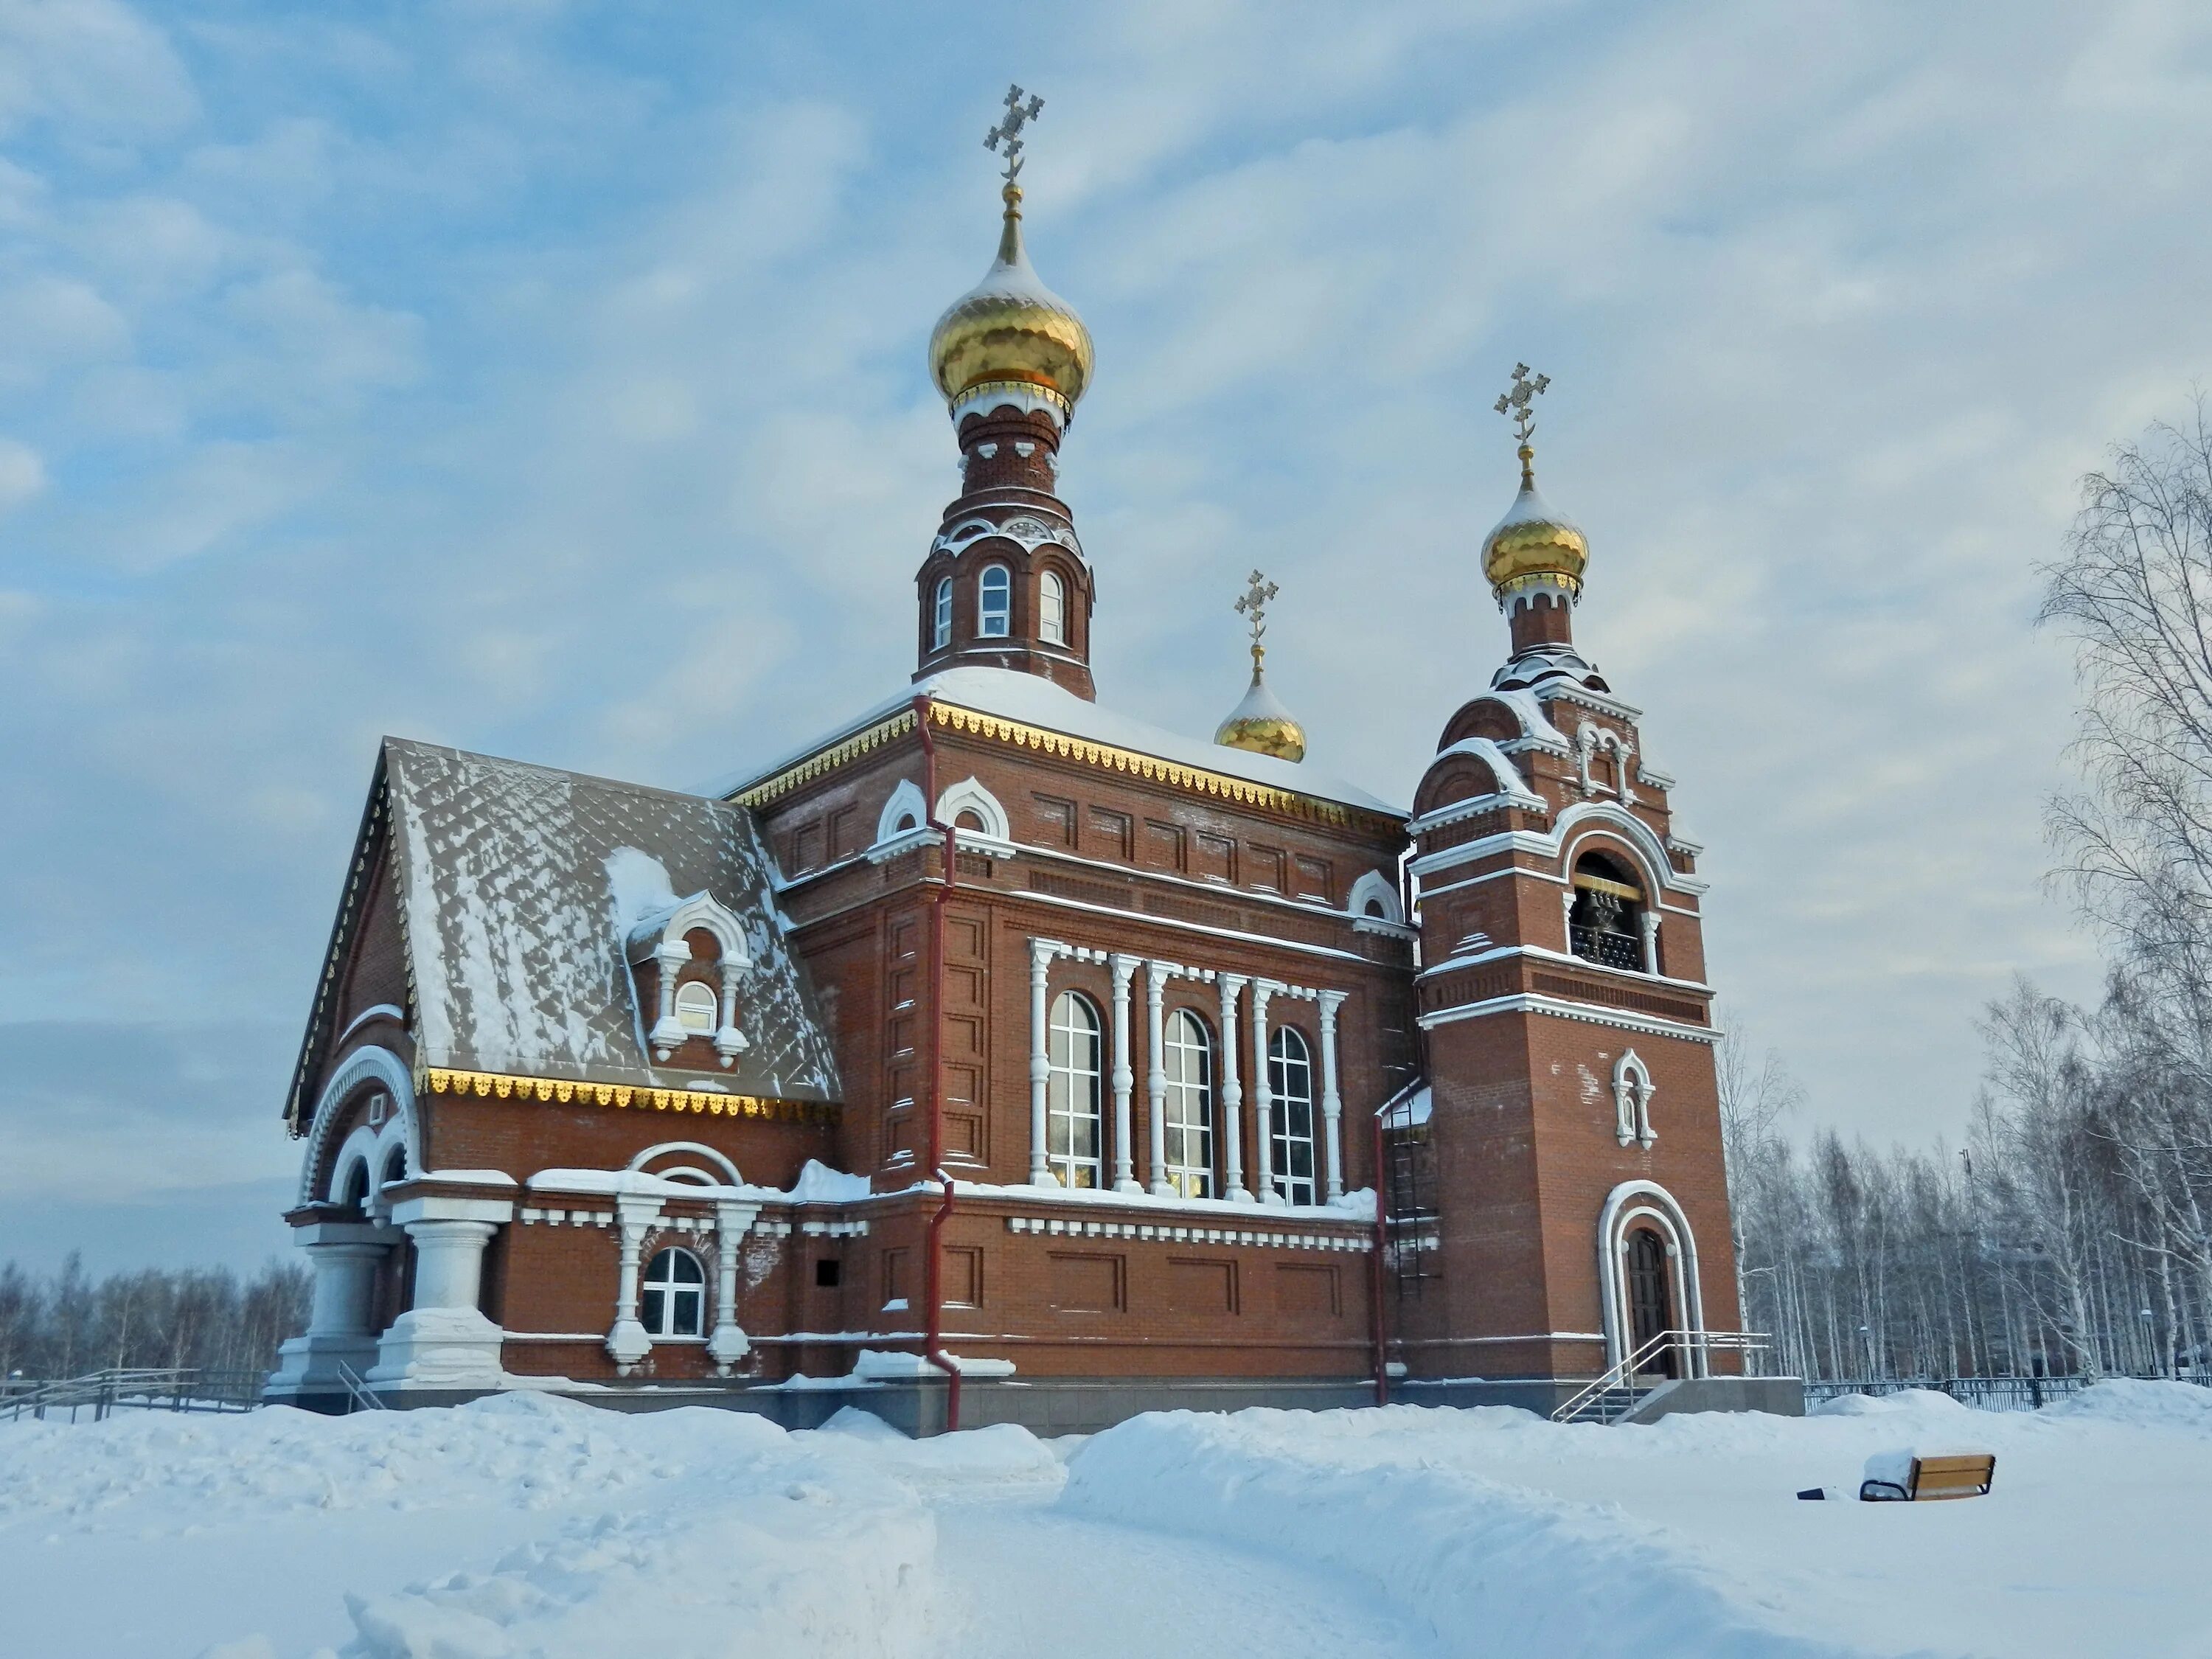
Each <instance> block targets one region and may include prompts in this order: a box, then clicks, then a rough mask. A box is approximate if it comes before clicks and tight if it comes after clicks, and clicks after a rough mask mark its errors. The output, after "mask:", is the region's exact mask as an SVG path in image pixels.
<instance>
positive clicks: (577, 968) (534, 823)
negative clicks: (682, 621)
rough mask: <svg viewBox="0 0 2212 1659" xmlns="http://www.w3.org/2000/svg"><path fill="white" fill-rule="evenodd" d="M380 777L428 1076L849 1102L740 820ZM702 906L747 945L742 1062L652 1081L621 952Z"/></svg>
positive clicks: (455, 753)
mask: <svg viewBox="0 0 2212 1659" xmlns="http://www.w3.org/2000/svg"><path fill="white" fill-rule="evenodd" d="M379 775H380V786H381V787H382V789H383V791H384V792H385V800H384V809H385V810H384V811H383V812H382V813H377V812H376V811H374V809H372V813H371V817H372V818H374V817H382V818H383V819H384V820H385V823H386V829H385V836H386V846H387V847H388V848H389V856H390V858H391V860H392V872H393V875H394V877H395V878H396V881H397V885H398V891H399V900H400V907H401V916H402V919H403V921H404V925H405V932H406V939H407V957H408V978H409V981H410V985H411V987H412V990H413V998H412V1001H413V1007H412V1010H411V1012H412V1014H413V1017H414V1028H415V1038H416V1065H417V1067H418V1069H422V1070H427V1069H428V1068H431V1067H439V1068H446V1069H451V1070H455V1071H472V1072H489V1073H500V1074H505V1075H513V1076H520V1077H533V1078H547V1079H554V1080H556V1081H575V1082H590V1083H605V1084H614V1085H630V1086H647V1087H654V1088H684V1089H692V1090H705V1091H717V1092H726V1093H729V1094H732V1095H750V1096H756V1097H763V1098H770V1099H781V1100H800V1101H832V1100H836V1098H838V1097H839V1083H838V1079H837V1070H836V1058H835V1054H834V1052H833V1050H832V1048H831V1047H830V1044H829V1038H828V1036H826V1035H825V1033H824V1032H823V1029H822V1025H821V1023H820V1021H819V1020H818V1019H817V1017H816V1014H815V1012H814V1008H813V1004H812V1000H811V994H810V992H809V990H808V987H807V986H806V982H805V975H804V973H803V971H802V969H801V968H800V966H799V963H798V962H797V960H796V959H795V958H794V957H793V956H792V954H791V952H790V951H789V949H788V948H787V945H786V944H785V941H784V936H783V923H782V918H781V915H780V913H779V912H778V910H777V908H776V906H775V896H774V890H773V887H772V866H770V864H769V858H768V854H767V853H766V851H765V849H764V848H763V846H762V843H761V840H760V836H759V835H758V833H757V830H756V829H755V827H754V824H753V821H752V816H751V814H750V812H748V811H745V810H744V808H742V807H740V806H737V805H732V804H730V803H728V802H724V801H717V800H708V799H702V798H700V797H698V796H695V795H683V794H676V793H670V792H667V791H664V790H658V789H648V788H645V787H641V786H638V785H635V784H626V783H617V782H615V781H611V780H608V779H605V778H593V777H586V776H584V775H580V774H578V773H574V772H562V771H558V770H556V769H552V768H550V767H543V766H529V765H525V764H523V763H520V762H517V761H507V760H498V759H495V758H493V757H489V756H483V755H472V754H468V753H465V752H464V751H462V750H456V749H447V748H440V747H436V746H434V745H431V744H421V743H412V742H408V741H404V740H403V739H399V738H387V739H386V741H385V745H384V752H383V755H382V757H381V760H380V768H379ZM702 893H703V894H706V895H708V896H711V897H712V898H713V899H714V900H715V901H716V902H718V903H719V904H720V906H721V907H722V908H724V909H726V911H727V912H729V913H731V914H732V915H733V916H734V917H735V919H736V921H737V922H738V925H739V926H741V927H743V929H744V956H745V957H746V958H747V959H748V961H747V965H746V966H745V967H744V969H741V970H740V974H739V978H738V1023H739V1025H740V1027H741V1029H742V1030H743V1031H744V1036H745V1038H746V1046H745V1048H744V1050H743V1052H742V1053H739V1054H737V1055H736V1056H735V1057H734V1062H733V1064H732V1066H729V1067H727V1068H717V1069H714V1070H712V1071H695V1070H686V1069H684V1068H681V1067H676V1066H665V1065H656V1064H655V1063H654V1060H653V1054H652V1051H651V1050H650V1049H649V1048H647V1044H646V1041H645V1027H646V1026H647V1025H649V1024H651V1021H650V1020H645V1021H641V1019H640V1017H639V1009H638V1006H637V1003H636V999H635V995H634V993H633V989H632V981H631V976H630V969H629V963H628V960H627V953H626V951H625V941H626V940H627V939H628V937H629V934H630V933H631V932H632V930H633V929H634V928H635V927H636V926H637V925H638V923H639V922H641V921H643V920H645V919H646V918H647V916H649V915H652V914H653V913H654V912H655V911H657V910H659V909H665V908H668V907H669V906H671V904H673V903H674V902H677V901H680V900H683V899H685V898H689V897H691V896H695V895H698V894H702ZM334 943H335V942H334ZM317 1040H318V1034H317V1033H314V1032H311V1033H310V1034H309V1047H310V1048H311V1049H312V1048H314V1047H315V1046H316V1044H317Z"/></svg>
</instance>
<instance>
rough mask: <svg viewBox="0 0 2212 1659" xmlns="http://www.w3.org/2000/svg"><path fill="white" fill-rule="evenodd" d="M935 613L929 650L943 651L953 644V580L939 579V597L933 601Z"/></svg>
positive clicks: (933, 613) (941, 577) (942, 577)
mask: <svg viewBox="0 0 2212 1659" xmlns="http://www.w3.org/2000/svg"><path fill="white" fill-rule="evenodd" d="M932 605H933V611H932V620H931V623H930V629H929V640H930V644H929V648H930V649H931V650H933V651H942V650H944V649H945V647H946V646H948V645H950V644H951V643H952V578H951V577H950V576H939V578H938V579H937V596H936V598H935V599H934V600H933V601H932Z"/></svg>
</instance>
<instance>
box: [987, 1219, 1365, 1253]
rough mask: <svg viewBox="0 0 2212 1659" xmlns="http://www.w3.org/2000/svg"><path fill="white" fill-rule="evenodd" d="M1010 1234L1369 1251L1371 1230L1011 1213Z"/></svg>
mask: <svg viewBox="0 0 2212 1659" xmlns="http://www.w3.org/2000/svg"><path fill="white" fill-rule="evenodd" d="M1006 1231H1008V1232H1010V1233H1041V1234H1043V1235H1045V1236H1047V1237H1053V1238H1134V1239H1139V1240H1145V1241H1149V1242H1152V1243H1160V1244H1257V1245H1261V1246H1264V1247H1269V1248H1273V1249H1285V1250H1347V1251H1352V1252H1358V1251H1364V1250H1371V1249H1374V1248H1375V1235H1374V1232H1373V1231H1372V1230H1371V1229H1368V1230H1363V1231H1359V1232H1354V1233H1286V1232H1278V1231H1274V1230H1273V1229H1270V1228H1252V1227H1190V1226H1176V1225H1172V1224H1170V1223H1165V1222H1154V1221H1076V1220H1071V1219H1068V1218H1065V1217H1061V1216H1041V1215H1010V1216H1008V1217H1007V1218H1006Z"/></svg>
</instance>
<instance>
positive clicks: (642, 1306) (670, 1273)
mask: <svg viewBox="0 0 2212 1659" xmlns="http://www.w3.org/2000/svg"><path fill="white" fill-rule="evenodd" d="M679 1257H680V1258H682V1259H683V1260H684V1261H688V1262H690V1264H691V1267H692V1270H693V1271H694V1272H696V1273H697V1274H698V1275H699V1277H698V1279H697V1280H696V1282H695V1281H693V1280H690V1279H678V1278H677V1277H676V1263H677V1260H678V1258H679ZM663 1264H665V1273H664V1272H663ZM654 1297H659V1305H658V1306H656V1305H655V1304H654V1301H653V1298H654ZM684 1297H690V1299H691V1300H692V1301H693V1302H695V1303H696V1306H697V1312H696V1315H695V1316H694V1317H693V1319H692V1322H691V1323H692V1328H691V1329H690V1330H688V1331H681V1330H678V1329H677V1328H676V1327H677V1326H678V1325H679V1324H680V1323H682V1321H680V1320H679V1319H678V1318H677V1316H676V1309H677V1304H678V1301H679V1300H681V1299H683V1298H684ZM638 1321H639V1322H640V1323H641V1324H642V1325H643V1326H644V1327H645V1334H647V1336H649V1337H651V1338H652V1339H653V1340H654V1341H656V1342H689V1341H691V1340H694V1339H696V1340H700V1341H704V1340H706V1336H707V1264H706V1263H705V1262H703V1261H701V1260H700V1259H699V1258H698V1257H697V1256H696V1255H694V1254H692V1252H690V1250H687V1249H684V1247H683V1246H682V1245H680V1244H667V1245H664V1246H662V1247H661V1248H660V1249H658V1250H655V1251H654V1252H653V1260H652V1261H648V1262H647V1263H646V1266H645V1273H644V1275H643V1277H642V1278H641V1279H640V1280H639V1282H638Z"/></svg>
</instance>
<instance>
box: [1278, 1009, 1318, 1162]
mask: <svg viewBox="0 0 2212 1659" xmlns="http://www.w3.org/2000/svg"><path fill="white" fill-rule="evenodd" d="M1313 1073H1314V1066H1313V1045H1312V1044H1311V1043H1310V1042H1307V1041H1306V1037H1305V1033H1304V1032H1303V1031H1301V1030H1298V1029H1297V1026H1295V1025H1279V1026H1277V1027H1276V1028H1275V1031H1274V1035H1273V1036H1270V1037H1269V1038H1268V1039H1267V1094H1268V1101H1267V1136H1268V1141H1267V1150H1268V1152H1269V1153H1270V1154H1272V1156H1271V1158H1270V1159H1269V1162H1268V1178H1269V1180H1270V1181H1272V1182H1273V1184H1274V1188H1275V1191H1276V1193H1277V1194H1279V1196H1280V1197H1281V1198H1282V1200H1284V1202H1285V1203H1288V1204H1312V1203H1316V1202H1318V1201H1319V1194H1320V1191H1321V1179H1320V1174H1319V1162H1320V1161H1319V1158H1318V1156H1317V1147H1316V1142H1315V1137H1314V1086H1313ZM1301 1123H1303V1124H1304V1130H1303V1132H1301V1131H1300V1130H1299V1129H1298V1127H1297V1126H1298V1125H1299V1124H1301ZM1301 1151H1303V1152H1304V1154H1305V1158H1304V1164H1305V1169H1304V1173H1303V1174H1300V1173H1298V1172H1297V1170H1296V1169H1295V1168H1294V1167H1293V1166H1294V1164H1295V1163H1296V1161H1297V1160H1296V1159H1295V1158H1294V1156H1293V1155H1294V1154H1295V1153H1297V1152H1301Z"/></svg>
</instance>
